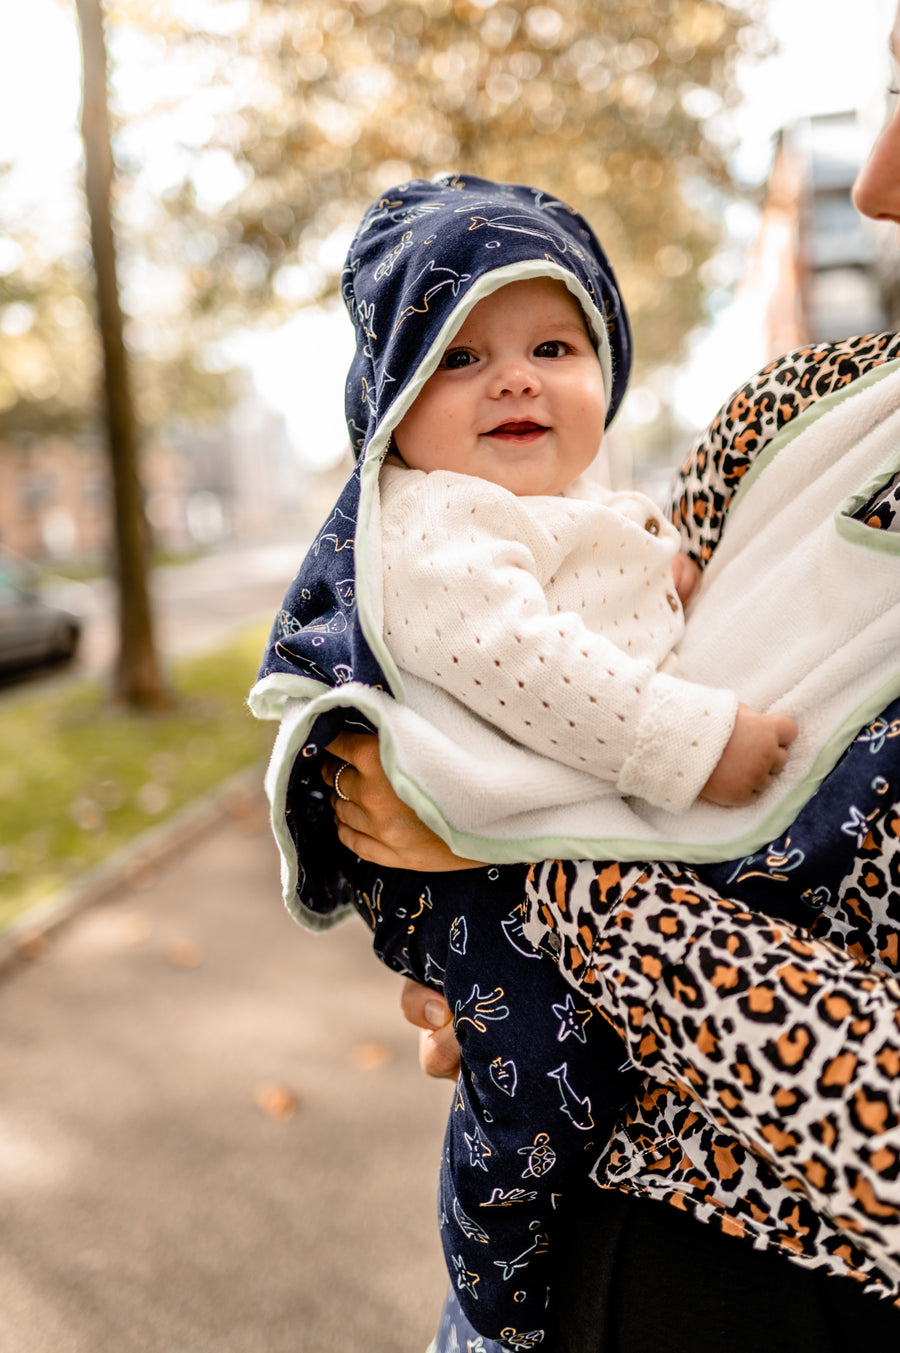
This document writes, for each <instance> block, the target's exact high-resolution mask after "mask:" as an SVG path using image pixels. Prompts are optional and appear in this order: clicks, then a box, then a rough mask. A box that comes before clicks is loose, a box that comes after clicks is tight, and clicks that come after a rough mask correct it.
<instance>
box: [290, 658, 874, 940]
mask: <svg viewBox="0 0 900 1353" xmlns="http://www.w3.org/2000/svg"><path fill="white" fill-rule="evenodd" d="M898 695H900V672H898V674H897V675H896V676H895V677H892V678H891V679H890V681H888V682H886V683H884V685H882V686H881V687H880V688H879V689H878V690H875V691H873V692H871V693H870V694H869V695H868V696H867V697H866V699H865V700H864V701H863V702H862V703H861V704H860V705H858V706H857V707H856V709H855V710H854V711H853V712H852V713H850V714H848V716H847V717H846V718H845V719H844V721H843V723H842V724H841V725H840V727H838V728H837V729H835V731H834V732H833V733H832V735H831V736H830V737H829V739H828V741H827V742H826V743H824V744H823V745H822V747H821V748H820V749H819V751H818V752H817V754H816V756H815V758H814V759H813V762H812V764H811V765H810V768H809V770H808V772H807V773H806V775H805V776H804V777H803V779H802V780H800V781H798V783H797V784H796V785H794V786H793V788H792V789H791V790H790V791H789V792H788V793H787V794H785V795H784V797H783V798H782V799H780V800H779V802H778V803H777V805H776V806H775V807H774V808H773V809H772V810H771V811H770V812H769V813H768V814H767V815H766V816H765V817H764V818H763V819H761V820H760V821H758V822H756V823H755V824H754V825H753V826H752V827H751V828H749V829H748V830H747V831H745V832H743V833H741V834H740V835H738V836H732V837H729V838H728V839H727V840H721V841H715V842H709V841H706V842H691V841H680V840H675V839H667V838H664V839H657V838H654V837H653V834H652V833H653V829H652V827H648V835H647V837H642V838H636V837H604V836H596V837H579V836H564V835H557V834H554V835H552V836H532V837H516V838H515V839H513V840H507V839H500V838H494V837H487V836H479V835H476V834H474V833H470V832H464V831H460V830H458V829H457V828H455V827H453V826H452V825H451V824H450V823H448V822H447V820H446V818H445V817H444V815H443V813H442V811H441V809H440V808H439V807H438V805H437V804H436V803H435V802H434V800H433V799H432V798H431V797H430V796H429V795H428V794H427V793H426V791H425V790H424V789H423V788H422V787H421V785H419V784H418V783H417V781H415V780H414V779H413V778H412V777H411V776H410V774H409V773H408V772H407V771H405V770H403V768H402V767H401V766H400V764H399V762H398V758H397V748H396V745H395V743H394V739H393V736H392V733H391V729H390V728H389V726H388V725H387V723H386V722H385V718H384V712H385V705H384V698H383V697H382V699H378V698H377V696H376V695H374V694H373V693H372V691H371V690H370V689H369V688H368V687H365V686H362V685H358V684H356V683H354V682H349V683H348V684H347V685H346V686H344V687H338V688H336V689H333V688H332V689H329V690H328V691H327V693H326V694H323V695H322V696H320V698H318V699H316V700H314V701H312V702H311V703H309V704H308V705H306V707H305V709H304V710H303V711H302V713H300V712H298V717H297V719H296V720H295V721H294V723H293V727H292V729H291V732H290V734H289V736H288V738H287V739H285V740H282V739H281V738H279V742H276V746H275V751H274V753H273V762H272V765H271V767H270V775H269V776H268V777H267V788H268V790H269V797H270V801H271V804H272V828H273V831H274V834H275V837H276V839H277V841H278V845H279V847H280V849H281V852H282V857H283V859H284V860H286V861H287V863H288V868H289V870H290V871H291V872H290V873H289V875H288V876H287V877H286V879H285V901H286V902H287V905H288V907H289V909H290V910H291V911H292V912H293V913H294V914H295V915H302V917H303V919H304V920H310V918H312V917H314V918H315V922H314V923H315V924H316V925H317V926H318V927H321V925H322V917H321V916H319V915H318V914H316V913H310V912H308V911H307V910H306V909H305V908H303V907H301V906H300V904H299V903H298V902H297V898H296V853H295V851H294V846H293V841H292V839H291V836H290V832H289V831H288V828H287V825H286V820H285V815H284V802H285V797H286V794H287V786H288V781H289V778H290V771H291V768H292V766H293V764H294V760H295V758H296V756H297V754H298V753H299V751H300V749H301V748H302V747H303V745H304V744H305V742H306V738H307V735H308V733H309V729H310V727H311V726H312V724H313V722H314V721H315V719H316V718H318V716H319V715H320V714H322V713H324V712H325V711H326V710H328V709H334V708H341V707H346V708H352V709H355V710H358V711H359V712H360V713H362V714H363V715H365V717H366V718H368V719H370V720H371V722H372V723H373V724H374V725H375V727H376V728H377V729H378V733H379V739H380V753H381V761H382V764H383V766H384V769H385V772H386V773H387V776H388V778H389V779H390V781H391V784H392V785H393V787H394V789H395V791H396V792H397V794H398V795H399V796H400V798H401V799H403V801H404V802H405V803H407V804H409V806H410V807H411V808H412V809H413V810H414V811H415V813H416V814H417V815H418V817H420V818H421V820H422V821H423V822H424V823H425V824H426V826H428V827H430V828H431V829H432V831H434V832H437V834H438V835H439V836H440V837H441V838H442V839H443V840H444V841H446V842H447V844H448V845H449V846H450V847H451V849H452V850H453V851H454V852H455V853H456V854H457V855H460V856H462V857H463V858H465V859H472V860H481V861H483V862H484V863H485V864H515V863H523V862H525V863H528V862H531V861H533V860H545V859H607V858H608V859H617V860H622V861H629V860H670V859H676V860H680V861H683V862H684V863H686V864H706V863H714V862H717V861H721V860H735V859H741V858H743V857H745V856H747V855H750V854H752V853H753V851H755V850H757V849H759V847H760V846H762V845H765V844H766V843H767V842H769V841H771V840H774V839H775V838H776V837H778V836H780V835H781V833H782V832H783V831H784V830H786V828H788V827H789V826H790V824H791V823H792V822H793V820H794V818H795V817H796V816H797V813H798V812H799V811H800V809H801V808H802V807H803V805H804V804H805V803H807V802H808V801H809V799H810V798H811V797H812V795H813V794H814V793H815V791H816V790H817V789H818V787H819V785H820V784H821V783H822V781H823V780H824V779H825V777H826V775H827V774H828V773H829V771H831V770H832V769H833V768H834V766H835V764H836V763H837V761H838V759H839V758H840V756H841V755H842V753H843V752H844V751H845V750H846V748H847V747H848V746H849V745H850V743H851V742H852V741H853V739H854V738H855V736H856V735H857V733H858V732H859V731H860V729H862V728H864V727H865V726H866V725H867V724H868V723H870V722H871V721H872V719H874V718H875V717H876V716H877V715H878V714H880V713H881V712H882V710H883V709H884V708H885V706H886V705H887V704H889V703H890V702H891V701H892V700H893V699H895V698H896V697H897V696H898ZM284 726H285V725H283V729H284ZM279 743H280V745H279Z"/></svg>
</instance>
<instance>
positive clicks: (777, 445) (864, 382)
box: [728, 357, 900, 518]
mask: <svg viewBox="0 0 900 1353" xmlns="http://www.w3.org/2000/svg"><path fill="white" fill-rule="evenodd" d="M898 370H900V357H898V358H895V360H894V361H893V362H885V364H884V366H877V367H873V368H872V369H871V370H870V371H867V372H866V373H865V374H864V375H862V376H858V377H857V378H856V380H854V381H852V382H851V383H850V385H848V386H847V387H846V388H845V389H843V390H834V391H833V392H832V393H831V394H830V395H825V396H824V397H823V398H822V399H818V400H816V401H815V403H814V404H811V405H810V406H809V408H807V409H804V410H803V413H801V415H800V417H799V418H797V419H795V420H794V422H793V423H788V425H787V427H784V428H782V429H781V431H780V432H779V433H778V435H777V436H776V437H773V438H772V440H771V441H770V442H769V443H768V444H767V445H766V446H765V447H764V449H763V450H762V451H761V452H760V454H759V455H758V456H757V458H756V460H755V461H754V462H753V464H752V466H751V467H750V469H749V470H748V471H747V473H746V474H745V475H744V477H743V479H742V480H741V487H740V488H739V489H738V491H737V493H736V494H735V495H734V497H733V498H732V500H731V503H730V504H729V507H728V515H729V518H730V517H731V516H732V514H733V513H734V510H735V508H736V507H737V506H738V504H739V503H740V502H741V500H742V499H743V497H744V495H745V494H746V492H747V490H748V489H749V488H750V486H751V484H753V483H754V482H755V481H756V480H757V479H758V478H759V476H760V475H761V474H762V472H763V470H764V469H765V468H766V466H767V465H768V464H769V463H770V462H771V461H772V460H773V459H774V458H775V456H777V455H778V453H779V452H780V451H783V450H784V448H785V447H786V446H788V445H789V444H790V443H791V442H792V441H793V440H794V438H795V437H799V436H800V434H801V432H805V431H806V429H807V428H808V427H811V426H812V424H813V423H815V422H816V421H817V420H818V419H819V418H822V417H824V415H825V414H826V413H830V412H831V410H832V409H835V408H837V407H838V405H839V404H843V402H844V401H845V400H847V399H852V398H853V397H854V395H858V394H861V393H862V391H863V390H867V389H868V388H869V387H870V386H871V385H877V384H878V382H879V381H881V380H884V378H885V377H886V376H892V375H893V374H894V372H895V371H898ZM863 501H865V499H863Z"/></svg>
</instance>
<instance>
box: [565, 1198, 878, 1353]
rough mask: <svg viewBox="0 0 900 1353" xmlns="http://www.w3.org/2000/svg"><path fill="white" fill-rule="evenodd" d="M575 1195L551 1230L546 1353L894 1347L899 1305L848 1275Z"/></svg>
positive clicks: (671, 1217)
mask: <svg viewBox="0 0 900 1353" xmlns="http://www.w3.org/2000/svg"><path fill="white" fill-rule="evenodd" d="M584 1193H585V1196H584V1197H582V1198H580V1199H579V1200H578V1201H577V1203H576V1204H575V1205H574V1206H573V1208H572V1209H571V1211H570V1212H569V1214H568V1220H567V1221H566V1222H565V1223H564V1224H562V1225H561V1226H560V1228H559V1229H560V1233H561V1253H560V1255H559V1266H558V1271H557V1273H556V1275H555V1277H554V1291H555V1297H556V1302H555V1306H556V1310H557V1311H558V1312H559V1313H560V1324H561V1328H560V1329H559V1330H557V1332H556V1334H555V1337H554V1338H552V1339H551V1340H550V1341H549V1346H550V1348H551V1349H552V1350H553V1353H860V1350H867V1349H876V1348H877V1349H879V1350H884V1353H892V1351H893V1350H894V1349H900V1309H898V1308H896V1307H894V1306H892V1305H891V1304H890V1303H888V1302H884V1301H879V1300H878V1299H877V1298H872V1297H871V1296H867V1297H864V1296H862V1295H860V1293H859V1290H858V1289H857V1287H856V1285H855V1283H854V1282H853V1281H852V1280H851V1279H849V1278H834V1277H830V1276H828V1275H826V1274H823V1273H820V1272H819V1273H816V1272H810V1271H809V1270H807V1269H802V1268H800V1267H799V1265H797V1264H794V1263H791V1262H790V1261H788V1260H787V1259H785V1258H783V1257H782V1256H781V1255H779V1254H776V1253H773V1252H770V1251H759V1250H754V1249H752V1247H751V1246H750V1245H748V1244H747V1242H746V1241H742V1240H739V1239H734V1238H732V1237H730V1236H723V1235H722V1234H721V1232H720V1231H718V1230H717V1229H716V1228H715V1227H713V1226H707V1225H704V1224H702V1223H700V1222H697V1221H695V1220H694V1219H693V1218H691V1217H689V1216H686V1215H684V1214H683V1213H681V1212H679V1211H678V1210H677V1208H674V1207H671V1206H670V1205H669V1204H667V1203H657V1202H653V1201H649V1200H647V1199H643V1198H634V1197H631V1196H629V1195H627V1194H624V1193H618V1192H615V1191H607V1190H604V1189H596V1190H595V1189H588V1190H585V1191H584ZM563 1237H564V1238H563Z"/></svg>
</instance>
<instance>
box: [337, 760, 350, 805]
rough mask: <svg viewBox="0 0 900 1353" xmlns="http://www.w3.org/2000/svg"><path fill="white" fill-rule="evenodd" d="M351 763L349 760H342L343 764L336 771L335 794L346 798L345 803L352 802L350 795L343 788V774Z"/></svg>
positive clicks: (340, 797)
mask: <svg viewBox="0 0 900 1353" xmlns="http://www.w3.org/2000/svg"><path fill="white" fill-rule="evenodd" d="M349 765H350V762H349V761H342V762H341V764H340V765H339V766H338V768H337V770H336V771H335V772H334V792H335V794H337V796H338V798H339V799H343V800H344V803H349V802H350V795H349V794H345V793H344V791H343V790H342V789H341V776H342V775H343V773H344V771H345V770H346V769H347V768H348V766H349Z"/></svg>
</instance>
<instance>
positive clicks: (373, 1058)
mask: <svg viewBox="0 0 900 1353" xmlns="http://www.w3.org/2000/svg"><path fill="white" fill-rule="evenodd" d="M347 1056H348V1059H349V1060H350V1062H351V1063H352V1064H353V1066H355V1067H358V1068H359V1070H360V1071H377V1070H378V1068H379V1067H382V1066H387V1064H388V1062H391V1061H393V1058H394V1054H393V1052H392V1051H391V1049H390V1048H389V1047H388V1045H387V1044H386V1043H379V1042H375V1041H373V1042H371V1043H357V1044H356V1046H355V1047H353V1048H351V1049H350V1051H349V1052H348V1054H347Z"/></svg>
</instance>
